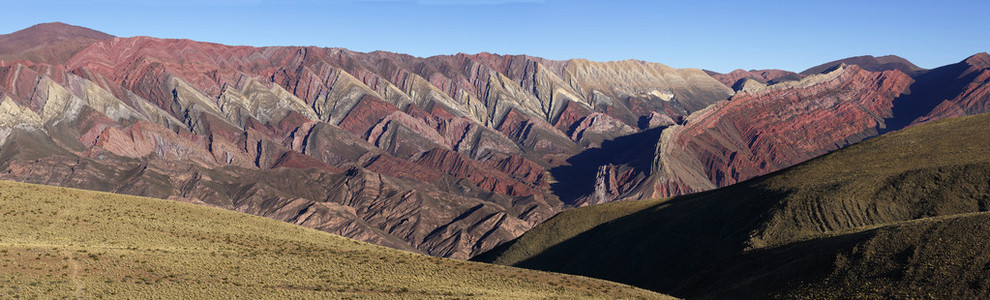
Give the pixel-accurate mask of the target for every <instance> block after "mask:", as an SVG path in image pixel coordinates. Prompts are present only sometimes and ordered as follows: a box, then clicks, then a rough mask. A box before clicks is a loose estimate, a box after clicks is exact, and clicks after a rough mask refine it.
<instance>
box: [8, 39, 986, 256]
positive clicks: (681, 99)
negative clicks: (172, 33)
mask: <svg viewBox="0 0 990 300" xmlns="http://www.w3.org/2000/svg"><path fill="white" fill-rule="evenodd" d="M0 59H2V61H0V179H4V180H13V181H20V182H29V183H39V184H46V185H56V186H64V187H74V188H82V189H89V190H97V191H107V192H114V193H121V194H129V195H138V196H147V197H154V198H162V199H170V200H176V201H184V202H191V203H197V204H202V205H207V206H213V207H219V208H224V209H229V210H234V211H239V212H245V213H250V214H254V215H259V216H264V217H268V218H272V219H276V220H280V221H285V222H289V223H293V224H297V225H302V226H306V227H310V228H315V229H318V230H322V231H326V232H330V233H334V234H338V235H341V236H345V237H351V238H355V239H359V240H362V241H367V242H370V243H375V244H379V245H384V246H388V247H392V248H397V249H402V250H408V251H412V252H417V253H424V254H429V255H434V256H442V257H451V258H460V259H466V258H470V257H472V256H475V255H477V254H480V253H483V252H485V251H488V250H490V249H492V248H494V247H496V246H497V245H500V244H502V243H504V242H506V241H509V240H512V239H514V238H516V237H518V236H520V235H522V234H523V233H524V232H526V231H527V230H529V229H531V228H533V227H534V226H536V225H537V224H540V223H542V222H544V221H546V220H547V219H549V218H550V217H552V216H554V215H556V214H557V213H559V212H561V211H565V210H567V209H569V208H574V207H580V206H585V205H591V204H600V203H607V202H613V201H617V200H635V199H653V198H662V197H669V196H677V195H684V194H690V193H697V192H703V191H708V190H712V189H715V188H719V187H724V186H728V185H731V184H734V183H738V182H743V181H745V180H748V179H751V178H754V177H757V176H760V175H765V174H768V173H772V172H775V171H778V170H781V169H783V168H786V167H789V166H792V165H795V164H798V163H800V162H803V161H806V160H809V159H811V158H814V157H816V156H820V155H823V154H826V153H829V152H831V151H834V150H836V149H840V148H843V147H845V146H848V145H850V144H853V143H856V142H859V141H862V140H864V139H868V138H871V137H874V136H877V135H880V134H883V133H887V132H892V131H897V130H899V129H902V128H906V127H910V126H915V125H918V124H922V123H926V122H930V121H934V120H939V119H943V118H949V117H958V116H964V115H972V114H978V113H982V112H986V111H988V110H990V107H988V104H987V103H988V101H990V98H988V94H990V90H988V88H987V84H986V83H987V80H990V71H988V68H990V55H987V54H986V53H980V54H976V55H974V56H972V57H969V58H966V59H965V60H963V61H961V62H959V63H957V64H953V65H949V66H944V67H940V68H936V69H931V70H925V69H921V68H918V67H917V66H914V65H913V64H911V63H910V62H907V61H906V60H904V59H901V58H897V57H894V56H884V57H879V58H876V57H857V58H850V59H848V60H842V61H837V62H830V63H827V64H824V65H822V66H820V67H815V68H811V69H809V70H807V71H804V72H801V73H794V72H788V71H782V70H753V71H743V70H737V71H734V72H731V73H728V74H718V73H716V72H711V71H703V70H699V69H675V68H671V67H668V66H665V65H663V64H659V63H652V62H643V61H635V60H627V61H614V62H593V61H588V60H582V59H572V60H566V61H559V60H548V59H543V58H538V57H531V56H525V55H497V54H490V53H480V54H474V55H468V54H456V55H444V56H434V57H427V58H422V57H413V56H409V55H404V54H397V53H389V52H381V51H377V52H370V53H360V52H354V51H350V50H347V49H341V48H318V47H247V46H227V45H220V44H214V43H206V42H196V41H190V40H176V39H159V38H152V37H129V38H122V37H113V36H110V35H107V34H105V33H101V32H97V31H94V30H90V29H86V28H81V27H76V26H71V25H66V24H61V23H50V24H40V25H36V26H33V27H30V28H27V29H24V30H21V31H18V32H15V33H11V34H8V35H4V36H0Z"/></svg>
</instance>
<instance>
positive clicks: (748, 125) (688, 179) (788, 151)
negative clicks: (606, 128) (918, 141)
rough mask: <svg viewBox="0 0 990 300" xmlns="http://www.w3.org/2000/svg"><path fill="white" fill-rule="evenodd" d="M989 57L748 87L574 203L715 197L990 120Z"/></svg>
mask: <svg viewBox="0 0 990 300" xmlns="http://www.w3.org/2000/svg"><path fill="white" fill-rule="evenodd" d="M987 57H988V56H987V55H986V54H985V53H981V54H977V55H974V56H972V57H970V58H967V59H966V60H964V61H962V62H960V63H957V64H953V65H948V66H945V67H941V68H937V69H933V70H929V71H925V72H919V74H920V75H917V76H915V77H913V78H912V77H910V76H908V75H907V74H905V73H903V72H901V71H899V70H897V69H895V68H886V69H884V70H882V71H869V70H867V69H865V68H862V67H860V66H859V65H847V64H844V63H843V64H839V65H836V66H833V67H832V68H831V69H830V70H829V71H828V72H827V73H824V74H816V75H811V76H808V77H806V78H804V79H802V80H801V81H789V82H782V83H777V84H771V85H769V86H764V85H763V84H761V83H759V82H754V81H755V80H756V79H752V78H743V79H740V81H741V84H740V85H737V86H735V87H736V90H737V92H736V94H735V95H733V96H732V97H731V98H730V99H729V100H728V101H724V102H720V103H717V104H715V105H712V106H711V107H709V108H707V109H704V110H701V111H698V112H696V113H695V114H693V115H692V116H690V117H688V118H687V119H686V120H685V121H684V122H681V124H677V125H676V126H671V127H669V128H667V129H665V130H664V131H663V134H662V135H661V136H660V138H658V140H659V141H658V142H657V143H656V148H655V149H654V150H653V152H654V153H653V154H652V157H653V159H654V162H653V163H652V164H651V165H649V164H644V163H643V162H642V159H637V160H635V161H632V162H618V163H615V164H608V165H605V166H604V167H603V168H605V170H603V172H602V173H601V174H605V175H607V174H622V176H620V177H617V178H626V179H623V180H616V181H615V183H610V184H609V186H610V187H609V188H607V189H604V190H605V191H606V192H605V193H604V195H603V193H600V192H597V191H598V190H602V189H597V188H596V189H595V191H592V190H591V189H584V190H583V191H584V192H583V193H580V194H579V195H574V196H569V197H565V199H576V200H570V201H572V202H575V203H579V204H583V203H601V202H604V201H611V200H615V199H649V198H657V197H667V196H675V195H682V194H686V193H693V192H699V191H705V190H710V189H713V188H717V187H723V186H727V185H730V184H733V183H736V182H739V181H742V180H746V179H749V178H753V177H755V176H759V175H762V174H767V173H770V172H773V171H776V170H780V169H782V168H785V167H788V166H791V165H794V164H796V163H799V162H802V161H805V160H808V159H811V158H813V157H815V156H818V155H821V154H824V153H828V152H830V151H833V150H835V149H839V148H841V147H844V146H846V145H849V144H852V143H855V142H858V141H860V140H863V139H866V138H870V137H873V136H876V135H878V134H883V133H886V132H891V131H896V130H898V129H901V128H904V127H906V126H909V125H917V124H921V123H924V122H928V121H932V120H937V119H940V118H945V117H958V116H965V115H972V114H978V113H984V112H990V107H988V105H987V103H990V102H988V101H990V98H988V97H987V93H986V92H985V91H984V90H986V89H988V86H990V85H988V84H987V78H990V77H988V76H990V75H987V74H990V73H987V72H988V71H987V66H988V64H987V63H986V62H987V61H990V59H987ZM856 61H857V60H856V59H852V60H850V62H856ZM873 67H877V66H873ZM888 67H889V66H888ZM881 69H883V68H881ZM714 76H718V75H717V74H716V75H714ZM640 149H641V150H640V151H639V152H637V153H634V154H627V155H628V156H635V157H644V156H646V155H647V154H645V153H641V152H645V151H648V150H645V148H643V147H640ZM553 172H554V169H552V170H551V173H553ZM609 176H611V175H609ZM605 179H609V178H605ZM605 181H606V182H607V181H608V180H605ZM612 186H614V187H612ZM561 190H580V188H578V187H568V188H562V189H561ZM591 199H604V200H591Z"/></svg>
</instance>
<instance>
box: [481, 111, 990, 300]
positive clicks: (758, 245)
mask: <svg viewBox="0 0 990 300" xmlns="http://www.w3.org/2000/svg"><path fill="white" fill-rule="evenodd" d="M988 129H990V114H984V115H976V116H970V117H963V118H956V119H948V120H943V121H939V122H933V123H930V124H925V125H921V126H917V127H912V128H908V129H904V130H901V131H899V132H894V133H890V134H887V135H884V136H881V137H877V138H874V139H871V140H867V141H864V142H862V143H859V144H856V145H853V146H850V147H848V148H845V149H842V150H839V151H836V152H833V153H830V154H828V155H824V156H822V157H819V158H816V159H814V160H811V161H808V162H806V163H803V164H800V165H797V166H794V167H791V168H788V169H785V170H782V171H779V172H775V173H772V174H769V175H766V176H763V177H759V178H755V179H752V180H749V181H746V182H742V183H739V184H736V185H733V186H729V187H726V188H722V189H718V190H714V191H709V192H705V193H699V194H693V195H687V196H681V197H674V198H670V199H660V200H647V201H636V202H621V203H611V204H605V205H598V206H590V207H585V208H580V209H575V210H571V211H567V212H563V213H561V214H559V215H557V216H555V217H554V218H552V219H550V220H548V221H547V222H545V223H544V224H542V225H540V226H537V227H536V228H534V229H532V230H530V231H529V232H527V233H526V234H524V235H523V236H521V237H520V238H518V239H516V240H514V241H512V242H509V243H506V244H504V245H502V246H499V247H498V248H495V249H493V250H492V251H489V252H488V253H484V254H482V255H479V256H477V257H475V258H474V259H475V260H479V261H486V262H494V263H498V264H505V265H514V266H520V267H526V268H533V269H540V270H551V271H556V272H564V273H570V274H581V275H586V276H592V277H597V278H605V279H609V280H614V281H618V282H625V283H629V284H633V285H636V286H640V287H644V288H649V289H652V290H656V291H663V292H666V293H669V294H671V295H674V296H681V297H692V296H699V295H702V291H704V293H708V292H711V291H715V290H726V289H730V286H728V285H731V283H732V282H733V281H732V280H731V279H732V278H729V279H726V278H722V281H721V282H722V284H719V285H713V284H704V283H703V282H702V283H698V282H692V281H691V280H690V279H689V278H692V277H694V276H700V275H699V274H702V273H704V272H707V271H710V270H720V268H721V267H724V266H726V265H727V264H732V263H733V259H736V258H738V257H739V256H740V255H743V254H747V253H750V252H753V251H754V250H757V249H769V248H774V247H779V246H784V245H790V244H793V243H798V242H802V241H807V240H811V239H816V238H821V237H823V236H831V235H839V234H845V233H855V232H858V231H862V230H866V229H870V228H876V227H877V226H882V225H888V224H896V223H898V222H903V221H908V220H916V219H923V218H928V217H933V216H949V215H956V214H963V213H969V212H979V211H986V210H987V208H988V207H990V131H988ZM976 242H978V241H971V243H976ZM959 246H960V247H965V246H967V245H959ZM969 246H975V244H973V245H969ZM850 272H854V271H850ZM984 275H986V276H988V277H990V271H985V272H984ZM735 279H737V280H743V279H744V278H742V277H739V278H735ZM699 284H700V285H699ZM688 286H690V287H691V288H690V290H689V289H688ZM807 286H813V284H810V283H808V285H807ZM929 288H931V289H936V288H938V287H929ZM692 291H694V292H692ZM922 291H924V289H922ZM764 292H766V295H769V294H772V292H774V291H769V290H768V291H764ZM912 295H917V296H924V294H912Z"/></svg>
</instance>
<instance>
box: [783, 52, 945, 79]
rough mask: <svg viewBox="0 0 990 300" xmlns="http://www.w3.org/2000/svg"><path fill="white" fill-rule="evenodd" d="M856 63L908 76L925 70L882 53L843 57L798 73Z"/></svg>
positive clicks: (818, 72)
mask: <svg viewBox="0 0 990 300" xmlns="http://www.w3.org/2000/svg"><path fill="white" fill-rule="evenodd" d="M842 64H847V65H857V66H859V67H860V68H863V69H866V70H869V71H887V70H898V71H901V72H904V74H908V75H910V76H915V75H918V74H920V73H922V72H924V71H925V69H923V68H921V67H918V66H916V65H914V63H911V62H910V61H908V60H907V59H904V58H902V57H900V56H896V55H884V56H880V57H874V56H872V55H863V56H854V57H850V58H843V59H840V60H835V61H830V62H827V63H824V64H821V65H817V66H814V67H811V68H808V69H807V70H804V71H802V72H801V73H800V74H801V75H804V76H808V75H812V74H820V73H824V72H827V71H828V70H830V69H833V68H835V67H837V66H839V65H842Z"/></svg>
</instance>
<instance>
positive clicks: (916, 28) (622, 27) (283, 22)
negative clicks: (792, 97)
mask: <svg viewBox="0 0 990 300" xmlns="http://www.w3.org/2000/svg"><path fill="white" fill-rule="evenodd" d="M0 3H2V4H3V6H2V7H3V17H2V19H0V20H2V21H0V32H13V31H16V30H19V29H23V28H25V27H28V26H30V25H33V24H36V23H42V22H52V21H61V22H65V23H69V24H73V25H79V26H84V27H89V28H93V29H96V30H100V31H103V32H106V33H110V34H113V35H117V36H135V35H147V36H155V37H163V38H189V39H194V40H199V41H209V42H218V43H223V44H233V45H255V46H272V45H276V46H284V45H315V46H325V47H344V48H348V49H351V50H356V51H363V52H366V51H373V50H386V51H393V52H401V53H408V54H412V55H416V56H430V55H437V54H453V53H458V52H464V53H478V52H482V51H487V52H493V53H499V54H529V55H534V56H541V57H546V58H551V59H568V58H587V59H591V60H599V61H607V60H621V59H640V60H646V61H654V62H660V63H664V64H667V65H670V66H673V67H678V68H684V67H694V68H704V69H710V70H715V71H719V72H728V71H731V70H733V69H737V68H743V69H763V68H779V69H786V70H792V71H801V70H804V69H806V68H808V67H811V66H814V65H817V64H820V63H824V62H827V61H830V60H835V59H839V58H845V57H849V56H856V55H864V54H870V55H877V56H879V55H886V54H896V55H899V56H902V57H904V58H907V59H909V60H911V61H913V62H914V63H916V64H918V65H919V66H922V67H926V68H932V67H937V66H941V65H945V64H949V63H954V62H958V61H960V60H963V59H964V58H966V57H967V56H969V55H972V54H975V53H978V52H985V51H990V1H988V0H969V1H953V0H941V1H933V0H926V1H915V0H898V1H892V0H880V1H873V0H855V1H847V0H837V1H832V0H828V1H802V0H784V1H700V0H699V1H691V0H684V1H615V0H612V1H610V0H598V1H585V0H325V1H316V0H285V1H275V0H202V1H198V0H143V1H142V0H136V1H128V0H100V1H69V0H29V1H23V0H21V1H8V0H0Z"/></svg>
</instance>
